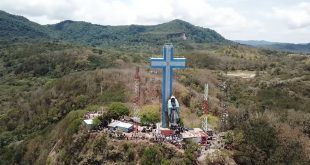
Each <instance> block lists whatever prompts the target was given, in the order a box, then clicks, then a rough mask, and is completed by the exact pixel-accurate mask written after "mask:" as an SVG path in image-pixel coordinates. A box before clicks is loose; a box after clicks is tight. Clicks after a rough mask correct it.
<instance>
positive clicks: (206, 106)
mask: <svg viewBox="0 0 310 165" xmlns="http://www.w3.org/2000/svg"><path fill="white" fill-rule="evenodd" d="M208 93H209V85H208V84H205V90H204V95H203V105H202V108H203V111H204V117H203V119H202V126H201V127H202V129H203V130H204V131H205V132H207V131H208V113H209V103H208Z"/></svg>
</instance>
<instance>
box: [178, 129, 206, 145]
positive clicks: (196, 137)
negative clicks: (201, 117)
mask: <svg viewBox="0 0 310 165" xmlns="http://www.w3.org/2000/svg"><path fill="white" fill-rule="evenodd" d="M181 136H182V138H183V140H184V141H193V142H196V143H200V144H205V143H206V142H207V139H208V134H207V133H205V132H204V131H203V130H202V129H200V128H194V129H193V130H189V131H185V132H183V133H181Z"/></svg>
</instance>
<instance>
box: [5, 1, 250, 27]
mask: <svg viewBox="0 0 310 165" xmlns="http://www.w3.org/2000/svg"><path fill="white" fill-rule="evenodd" d="M0 8H1V9H4V10H6V11H8V12H12V13H15V14H22V15H25V16H26V17H28V18H29V19H31V20H34V21H37V22H39V23H41V24H47V23H56V22H57V21H60V20H64V19H73V20H81V21H88V22H92V23H97V24H109V25H125V24H158V23H163V22H165V21H170V20H172V19H176V18H179V19H184V20H186V21H189V22H191V23H194V24H196V25H200V26H204V27H211V28H214V29H216V30H220V31H241V30H244V28H249V27H252V26H253V25H255V24H256V22H254V21H251V20H249V19H248V18H246V17H244V16H242V15H241V14H239V13H238V12H237V11H236V10H234V9H233V8H228V7H225V8H222V7H215V6H212V5H210V4H209V3H208V1H206V0H191V1H188V0H156V1H146V0H123V1H122V0H92V1H85V0H31V1H29V0H15V1H12V0H1V2H0Z"/></svg>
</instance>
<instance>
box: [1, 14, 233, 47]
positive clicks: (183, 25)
mask: <svg viewBox="0 0 310 165" xmlns="http://www.w3.org/2000/svg"><path fill="white" fill-rule="evenodd" d="M0 18H1V19H0V34H3V35H1V38H0V39H1V40H3V41H14V40H23V39H45V40H56V41H59V40H60V41H67V42H74V43H79V44H89V45H94V46H124V45H132V46H134V45H141V44H144V45H156V44H157V45H162V44H164V43H165V42H175V43H177V42H180V41H181V40H183V39H184V38H183V37H182V36H183V34H184V35H185V36H186V40H187V43H229V42H230V41H228V40H226V39H225V38H223V37H222V36H221V35H220V34H218V33H217V32H215V31H213V30H211V29H208V28H202V27H197V26H194V25H191V24H190V23H187V22H185V21H182V20H173V21H171V22H167V23H163V24H159V25H152V26H142V25H128V26H102V25H95V24H91V23H87V22H81V21H70V20H67V21H63V22H60V23H57V24H54V25H46V26H43V25H39V24H37V23H34V22H31V21H29V20H27V19H26V18H24V17H21V16H14V15H11V14H8V13H6V12H4V11H1V12H0Z"/></svg>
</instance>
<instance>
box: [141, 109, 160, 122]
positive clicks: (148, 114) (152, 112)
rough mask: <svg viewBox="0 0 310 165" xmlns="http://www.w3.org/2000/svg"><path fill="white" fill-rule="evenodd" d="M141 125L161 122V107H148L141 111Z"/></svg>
mask: <svg viewBox="0 0 310 165" xmlns="http://www.w3.org/2000/svg"><path fill="white" fill-rule="evenodd" d="M140 116H141V123H143V124H151V123H157V122H159V121H160V107H159V106H158V105H147V106H144V107H142V108H141V111H140Z"/></svg>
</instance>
